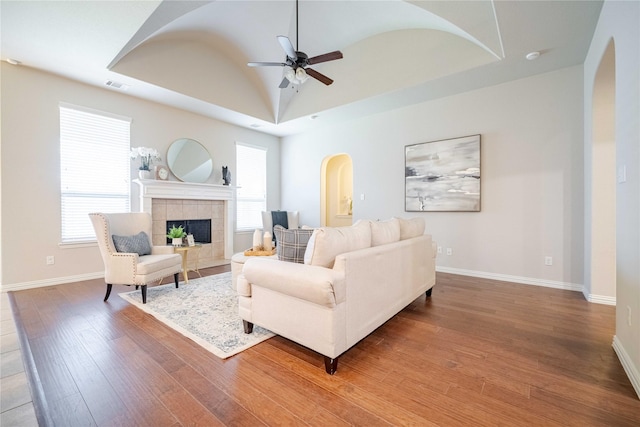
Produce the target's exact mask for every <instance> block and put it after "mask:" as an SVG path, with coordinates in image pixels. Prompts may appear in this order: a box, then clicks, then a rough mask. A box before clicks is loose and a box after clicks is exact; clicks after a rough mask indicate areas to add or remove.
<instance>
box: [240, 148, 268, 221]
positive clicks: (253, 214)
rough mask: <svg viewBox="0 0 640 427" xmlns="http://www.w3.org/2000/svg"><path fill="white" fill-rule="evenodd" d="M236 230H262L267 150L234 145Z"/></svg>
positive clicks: (265, 206)
mask: <svg viewBox="0 0 640 427" xmlns="http://www.w3.org/2000/svg"><path fill="white" fill-rule="evenodd" d="M236 168H237V172H236V175H237V176H236V182H237V185H238V187H240V188H238V190H237V193H236V194H237V199H236V200H237V206H236V229H238V230H250V229H256V228H262V214H261V212H262V211H264V210H266V208H267V150H266V149H264V148H261V147H253V146H250V145H244V144H240V143H236Z"/></svg>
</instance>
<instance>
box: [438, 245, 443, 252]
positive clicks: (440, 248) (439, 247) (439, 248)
mask: <svg viewBox="0 0 640 427" xmlns="http://www.w3.org/2000/svg"><path fill="white" fill-rule="evenodd" d="M438 253H439V254H441V253H442V246H438Z"/></svg>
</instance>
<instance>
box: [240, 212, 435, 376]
mask: <svg viewBox="0 0 640 427" xmlns="http://www.w3.org/2000/svg"><path fill="white" fill-rule="evenodd" d="M292 232H300V233H302V232H303V231H302V230H294V231H292ZM435 256H436V251H435V244H434V243H433V242H432V239H431V236H430V235H426V234H424V220H423V219H422V218H412V219H410V220H405V219H399V218H393V219H391V220H388V221H376V222H374V221H362V220H361V221H358V222H357V223H356V224H354V225H352V226H350V227H336V228H330V227H322V228H319V229H316V230H314V231H313V234H312V236H311V238H310V240H309V242H308V245H307V246H306V250H305V253H304V263H303V264H301V263H295V262H285V261H281V260H279V259H264V258H263V257H252V258H251V259H248V260H247V261H246V262H245V264H244V266H243V269H242V273H241V274H240V275H239V276H238V280H237V290H238V295H239V313H240V317H241V318H242V319H243V321H244V325H245V332H246V333H251V331H252V328H253V325H254V324H256V325H259V326H261V327H264V328H266V329H269V330H271V331H272V332H274V333H276V334H278V335H281V336H283V337H285V338H288V339H290V340H292V341H295V342H297V343H299V344H301V345H303V346H305V347H308V348H310V349H312V350H314V351H317V352H318V353H320V354H322V355H323V356H324V361H325V369H326V370H327V372H328V373H329V374H333V373H334V372H335V371H336V369H337V365H338V357H339V356H340V355H341V354H342V353H344V352H345V351H347V350H348V349H349V348H350V347H352V346H353V345H355V344H356V343H357V342H358V341H360V340H361V339H363V338H364V337H366V336H367V335H368V334H370V333H371V332H372V331H374V330H375V329H376V328H378V327H379V326H380V325H382V324H383V323H384V322H386V321H387V320H389V319H390V318H391V317H393V316H394V315H395V314H396V313H398V312H399V311H400V310H402V309H403V308H404V307H406V306H407V305H408V304H410V303H411V302H412V301H414V300H415V299H416V298H418V297H420V296H421V295H422V294H423V293H426V295H427V296H430V295H431V288H432V287H433V285H434V284H435Z"/></svg>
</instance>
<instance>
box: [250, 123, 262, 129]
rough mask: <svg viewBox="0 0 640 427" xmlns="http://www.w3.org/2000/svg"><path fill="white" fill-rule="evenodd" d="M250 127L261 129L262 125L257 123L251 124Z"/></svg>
mask: <svg viewBox="0 0 640 427" xmlns="http://www.w3.org/2000/svg"><path fill="white" fill-rule="evenodd" d="M249 126H251V127H252V128H259V127H260V125H259V124H257V123H251V124H250V125H249Z"/></svg>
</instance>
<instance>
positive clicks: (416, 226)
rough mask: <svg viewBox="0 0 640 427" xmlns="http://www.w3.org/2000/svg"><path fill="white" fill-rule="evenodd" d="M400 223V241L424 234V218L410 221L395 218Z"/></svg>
mask: <svg viewBox="0 0 640 427" xmlns="http://www.w3.org/2000/svg"><path fill="white" fill-rule="evenodd" d="M397 219H398V221H399V222H400V240H405V239H411V238H412V237H418V236H422V235H423V234H424V228H425V224H424V218H420V217H413V218H410V219H404V218H397Z"/></svg>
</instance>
